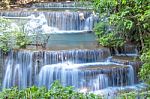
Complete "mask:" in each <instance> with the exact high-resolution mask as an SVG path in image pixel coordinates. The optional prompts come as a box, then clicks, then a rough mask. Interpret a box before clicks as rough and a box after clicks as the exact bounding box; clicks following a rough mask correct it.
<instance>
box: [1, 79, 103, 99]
mask: <svg viewBox="0 0 150 99" xmlns="http://www.w3.org/2000/svg"><path fill="white" fill-rule="evenodd" d="M0 99H101V98H100V96H96V95H94V94H83V93H79V92H76V91H74V90H73V87H71V86H68V87H63V86H62V85H61V84H60V83H59V82H58V81H55V82H54V83H53V84H52V86H51V88H50V89H49V90H47V89H46V88H45V87H40V88H38V87H35V86H32V87H30V88H26V89H22V90H18V89H17V88H16V87H14V88H12V89H5V90H3V91H2V92H0Z"/></svg>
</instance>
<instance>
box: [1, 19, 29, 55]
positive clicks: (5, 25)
mask: <svg viewBox="0 0 150 99" xmlns="http://www.w3.org/2000/svg"><path fill="white" fill-rule="evenodd" d="M29 43H30V39H29V37H28V36H27V35H26V34H25V33H24V32H22V31H21V29H20V28H17V27H15V26H14V27H13V26H12V22H11V21H10V20H8V19H4V18H0V49H2V51H3V52H4V53H6V52H8V51H9V50H10V49H16V48H25V47H26V45H27V44H29Z"/></svg>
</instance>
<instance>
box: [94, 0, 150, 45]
mask: <svg viewBox="0 0 150 99" xmlns="http://www.w3.org/2000/svg"><path fill="white" fill-rule="evenodd" d="M93 4H94V7H95V11H97V12H99V13H100V16H105V17H107V18H108V20H107V21H108V23H109V24H108V25H109V26H110V27H111V28H112V29H113V30H112V31H113V33H114V36H116V35H118V36H119V38H120V39H121V40H124V42H120V40H118V39H116V42H117V41H118V43H121V44H118V43H116V44H117V45H119V46H121V45H122V43H125V42H134V43H135V42H136V43H137V44H139V45H141V46H142V47H144V42H143V40H144V36H145V35H147V34H148V33H149V31H150V25H149V22H150V20H149V19H150V6H149V2H148V0H93ZM100 18H101V17H100ZM103 22H104V21H100V23H101V24H102V23H103ZM103 26H104V25H103ZM96 29H97V30H95V31H97V32H98V31H99V32H101V31H102V32H103V30H102V29H101V30H98V28H96ZM96 34H97V33H96ZM103 36H104V37H105V39H106V37H108V39H109V38H110V35H109V36H106V35H101V36H98V39H101V37H102V38H103ZM100 41H101V40H100ZM107 41H108V40H104V41H101V42H100V44H101V43H104V44H106V45H107V43H106V42H107Z"/></svg>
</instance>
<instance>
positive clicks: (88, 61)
mask: <svg viewBox="0 0 150 99" xmlns="http://www.w3.org/2000/svg"><path fill="white" fill-rule="evenodd" d="M54 5H55V4H54ZM37 6H39V7H41V6H43V4H40V5H38V4H35V5H34V7H37ZM45 6H51V5H44V7H45ZM55 6H60V5H59V4H58V5H55ZM64 6H65V7H68V6H67V5H65V4H64ZM70 6H71V5H70ZM50 8H51V7H50ZM0 16H3V17H4V16H5V18H10V19H23V20H24V19H25V20H26V19H27V21H26V22H25V26H24V27H25V28H24V31H25V32H26V33H28V34H30V35H34V34H36V35H39V33H41V34H56V35H60V34H61V36H60V39H59V40H60V41H61V42H63V40H64V38H63V36H64V35H62V34H64V33H66V34H67V33H68V34H69V35H71V36H78V39H79V40H81V39H82V37H81V35H76V34H75V33H78V34H86V33H85V32H84V31H92V30H93V27H94V24H95V23H96V22H97V21H98V19H97V16H96V15H95V14H94V13H92V12H88V11H77V12H76V11H68V10H67V11H66V10H65V11H13V12H11V11H1V12H0ZM91 34H92V32H91ZM30 35H29V36H30ZM93 35H94V34H93ZM83 37H84V38H86V39H85V40H84V44H85V42H88V44H87V43H86V45H88V46H89V45H90V44H89V42H92V41H91V40H89V38H87V37H86V36H84V35H83ZM91 37H92V36H90V38H91ZM67 39H69V38H67ZM73 39H74V38H73ZM78 39H74V42H75V41H77V40H78ZM94 40H95V39H94ZM49 42H50V41H49ZM74 42H71V44H70V45H72V44H73V43H74ZM50 43H51V42H50ZM52 43H54V46H57V44H58V43H56V42H52ZM67 43H68V42H67ZM77 43H79V42H77ZM58 45H59V44H58ZM59 47H62V46H59ZM90 47H91V46H90ZM50 48H52V46H50ZM93 49H94V50H93ZM3 67H4V71H5V76H4V78H3V84H2V86H3V88H10V87H12V86H18V87H19V88H20V89H22V88H26V87H28V86H32V85H36V86H39V87H40V86H46V87H47V88H50V87H51V84H52V83H53V82H54V81H55V80H59V81H60V82H61V84H62V85H63V86H69V85H71V86H74V87H75V89H76V90H79V91H81V92H82V89H87V90H86V91H92V92H95V93H97V92H98V93H104V94H105V92H106V91H107V92H108V93H109V92H110V90H111V91H113V92H115V90H120V89H123V88H126V87H128V86H131V85H134V84H135V83H137V82H138V81H137V75H136V73H135V68H134V65H132V64H124V63H119V62H115V61H114V60H113V59H112V57H111V56H110V51H109V50H108V49H105V48H101V49H96V48H92V49H91V48H90V49H84V47H83V49H82V50H81V49H78V48H76V49H75V50H71V49H69V50H58V51H47V50H45V51H29V50H20V51H11V52H9V54H8V56H7V58H6V60H5V64H4V66H3ZM102 91H103V92H102Z"/></svg>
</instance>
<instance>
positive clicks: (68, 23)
mask: <svg viewBox="0 0 150 99" xmlns="http://www.w3.org/2000/svg"><path fill="white" fill-rule="evenodd" d="M81 13H82V14H83V16H84V20H82V19H80V14H81ZM91 15H92V13H91V12H85V11H82V12H81V11H79V12H72V11H69V10H66V11H62V12H61V11H59V12H56V11H52V12H45V11H43V12H42V11H41V12H40V13H39V12H34V11H28V12H27V11H13V12H11V11H1V12H0V16H3V17H4V18H5V17H6V18H10V19H14V20H15V19H17V21H18V19H19V20H23V19H28V20H29V19H31V21H32V20H34V21H32V23H31V21H29V23H30V25H31V26H33V25H34V26H36V27H38V25H39V24H37V22H36V21H37V19H38V21H39V22H45V21H46V23H47V24H46V25H47V26H48V27H49V28H51V30H53V29H56V30H57V31H58V30H61V31H62V30H65V31H66V30H67V31H69V30H74V31H75V30H80V31H81V30H88V31H91V30H92V28H93V24H95V23H96V22H97V19H96V16H95V17H94V16H93V17H91ZM35 18H36V20H35ZM27 22H28V21H27ZM22 24H23V23H22ZM36 24H37V25H36ZM43 25H44V24H43ZM32 29H34V28H32ZM50 32H51V31H50Z"/></svg>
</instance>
